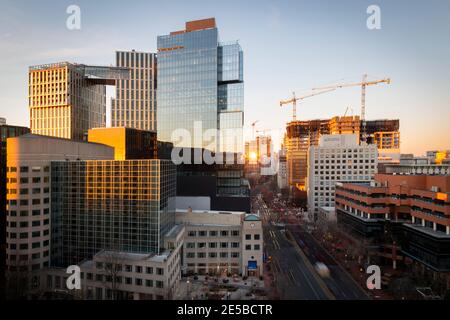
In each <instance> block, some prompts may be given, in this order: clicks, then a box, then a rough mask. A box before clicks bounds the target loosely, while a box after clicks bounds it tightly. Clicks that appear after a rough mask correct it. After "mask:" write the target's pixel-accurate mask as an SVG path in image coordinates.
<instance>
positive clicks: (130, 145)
mask: <svg viewBox="0 0 450 320" xmlns="http://www.w3.org/2000/svg"><path fill="white" fill-rule="evenodd" d="M88 141H89V142H95V143H101V144H105V145H108V146H110V147H113V148H114V159H115V160H132V159H133V160H136V159H156V158H158V141H157V140H156V131H146V130H138V129H134V128H125V127H116V128H94V129H90V130H89V132H88Z"/></svg>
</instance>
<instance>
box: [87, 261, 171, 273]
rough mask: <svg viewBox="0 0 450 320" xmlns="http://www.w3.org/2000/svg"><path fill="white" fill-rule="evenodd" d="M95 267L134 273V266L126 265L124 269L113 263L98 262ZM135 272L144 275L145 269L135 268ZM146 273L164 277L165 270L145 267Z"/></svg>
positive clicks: (120, 265)
mask: <svg viewBox="0 0 450 320" xmlns="http://www.w3.org/2000/svg"><path fill="white" fill-rule="evenodd" d="M95 266H96V268H97V269H99V270H101V269H105V270H112V269H114V270H115V271H117V272H120V271H122V270H125V272H133V266H132V265H129V264H126V265H125V266H124V267H123V266H122V264H114V265H113V264H112V263H103V262H96V263H95ZM134 272H136V273H143V272H144V267H142V266H134ZM145 273H146V274H156V275H160V276H162V275H164V269H163V268H153V267H145Z"/></svg>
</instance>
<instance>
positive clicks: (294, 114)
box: [280, 88, 336, 121]
mask: <svg viewBox="0 0 450 320" xmlns="http://www.w3.org/2000/svg"><path fill="white" fill-rule="evenodd" d="M334 90H336V88H326V89H324V90H322V91H315V92H313V93H309V94H307V95H304V96H301V97H296V96H295V92H293V93H292V98H291V99H289V100H281V101H280V107H282V106H283V105H285V104H290V103H292V120H293V121H296V120H297V101H299V100H303V99H306V98H309V97H313V96H317V95H319V94H322V93H326V92H330V91H334Z"/></svg>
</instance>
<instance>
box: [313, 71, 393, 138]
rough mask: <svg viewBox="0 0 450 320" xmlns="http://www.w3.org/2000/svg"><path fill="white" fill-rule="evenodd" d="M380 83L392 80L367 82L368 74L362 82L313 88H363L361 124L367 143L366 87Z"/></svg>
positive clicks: (387, 82) (388, 82)
mask: <svg viewBox="0 0 450 320" xmlns="http://www.w3.org/2000/svg"><path fill="white" fill-rule="evenodd" d="M379 83H386V84H390V83H391V79H390V78H384V79H379V80H373V81H367V74H364V75H363V77H362V81H361V82H355V83H344V84H335V85H331V86H325V87H317V88H313V90H325V89H339V88H347V87H361V122H362V135H363V136H362V138H363V141H366V87H367V86H372V85H376V84H379ZM319 92H322V91H319Z"/></svg>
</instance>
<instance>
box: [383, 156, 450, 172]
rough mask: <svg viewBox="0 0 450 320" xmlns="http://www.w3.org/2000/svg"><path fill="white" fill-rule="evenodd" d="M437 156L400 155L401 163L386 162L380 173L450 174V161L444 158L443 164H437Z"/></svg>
mask: <svg viewBox="0 0 450 320" xmlns="http://www.w3.org/2000/svg"><path fill="white" fill-rule="evenodd" d="M433 159H435V156H433V157H432V159H430V158H429V157H415V156H414V155H412V154H402V155H400V163H386V164H383V165H382V166H381V167H380V166H379V169H380V168H382V171H380V170H378V172H379V173H388V174H406V175H408V174H412V175H422V174H423V175H450V163H448V164H447V163H445V161H444V160H443V161H442V163H441V164H437V163H436V162H435V161H433Z"/></svg>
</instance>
